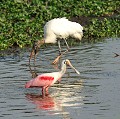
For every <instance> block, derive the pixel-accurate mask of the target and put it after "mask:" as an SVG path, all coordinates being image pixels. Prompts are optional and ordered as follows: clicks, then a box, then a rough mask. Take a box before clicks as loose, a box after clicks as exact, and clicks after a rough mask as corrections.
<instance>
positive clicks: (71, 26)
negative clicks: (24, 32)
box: [29, 18, 83, 64]
mask: <svg viewBox="0 0 120 119" xmlns="http://www.w3.org/2000/svg"><path fill="white" fill-rule="evenodd" d="M82 36H83V27H82V26H81V25H80V24H79V23H76V22H72V21H69V20H68V19H66V18H55V19H52V20H50V21H48V22H47V23H46V24H45V26H44V38H43V39H41V40H38V41H37V42H35V43H34V45H33V48H32V51H31V54H30V58H29V63H30V60H31V59H32V57H33V56H34V62H35V57H36V55H37V53H38V48H39V47H40V46H41V45H42V44H44V43H56V42H57V41H58V46H59V56H58V57H57V58H56V59H55V60H54V61H53V64H56V63H57V62H58V61H59V58H60V57H61V56H62V55H63V54H65V53H66V52H67V51H68V50H69V46H68V44H67V41H66V39H67V38H68V37H73V38H76V39H78V40H81V39H82ZM61 39H64V41H65V43H66V46H67V50H66V51H65V52H63V53H61V46H60V41H61Z"/></svg>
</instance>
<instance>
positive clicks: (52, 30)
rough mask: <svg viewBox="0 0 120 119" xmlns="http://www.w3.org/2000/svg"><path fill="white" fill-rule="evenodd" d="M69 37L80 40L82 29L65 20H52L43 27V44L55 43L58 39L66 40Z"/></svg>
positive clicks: (76, 24) (74, 23) (78, 25)
mask: <svg viewBox="0 0 120 119" xmlns="http://www.w3.org/2000/svg"><path fill="white" fill-rule="evenodd" d="M69 36H71V37H73V38H76V39H79V40H81V38H82V36H83V27H82V26H81V25H80V24H78V23H76V22H72V21H69V20H68V19H66V18H55V19H52V20H50V21H48V22H47V23H46V24H45V26H44V41H45V43H56V42H57V39H58V38H60V39H66V38H68V37H69Z"/></svg>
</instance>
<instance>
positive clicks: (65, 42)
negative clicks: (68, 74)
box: [64, 39, 70, 50]
mask: <svg viewBox="0 0 120 119" xmlns="http://www.w3.org/2000/svg"><path fill="white" fill-rule="evenodd" d="M64 40H65V43H66V46H67V49H68V50H69V49H70V47H69V45H68V43H67V41H66V39H64Z"/></svg>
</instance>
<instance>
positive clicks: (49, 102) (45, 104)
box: [26, 93, 61, 110]
mask: <svg viewBox="0 0 120 119" xmlns="http://www.w3.org/2000/svg"><path fill="white" fill-rule="evenodd" d="M26 98H27V100H29V101H32V103H33V104H35V105H36V108H37V109H42V110H61V106H60V102H56V101H55V99H54V98H53V97H51V96H50V95H47V96H45V97H43V96H42V95H37V94H30V93H28V94H26Z"/></svg>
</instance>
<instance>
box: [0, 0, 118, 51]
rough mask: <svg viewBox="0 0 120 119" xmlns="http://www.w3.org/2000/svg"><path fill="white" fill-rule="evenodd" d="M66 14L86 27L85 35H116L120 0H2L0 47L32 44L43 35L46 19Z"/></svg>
mask: <svg viewBox="0 0 120 119" xmlns="http://www.w3.org/2000/svg"><path fill="white" fill-rule="evenodd" d="M56 17H66V18H68V19H71V20H74V21H77V22H79V23H80V24H81V25H83V26H84V29H85V30H86V32H85V34H84V38H85V39H92V38H99V37H119V35H120V2H119V0H115V1H113V0H1V2H0V49H1V50H2V49H6V48H8V47H10V46H12V45H13V44H15V43H17V45H19V47H24V46H26V45H31V44H32V41H33V40H38V39H40V38H41V37H43V26H44V24H45V22H46V21H48V20H50V19H52V18H56Z"/></svg>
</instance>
